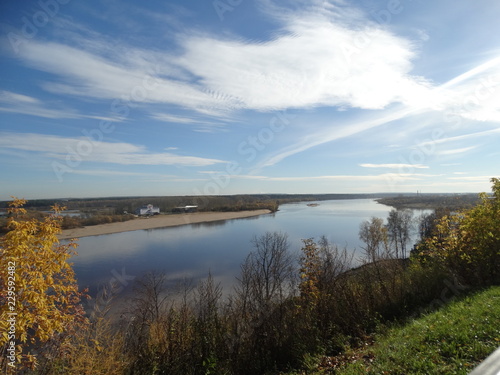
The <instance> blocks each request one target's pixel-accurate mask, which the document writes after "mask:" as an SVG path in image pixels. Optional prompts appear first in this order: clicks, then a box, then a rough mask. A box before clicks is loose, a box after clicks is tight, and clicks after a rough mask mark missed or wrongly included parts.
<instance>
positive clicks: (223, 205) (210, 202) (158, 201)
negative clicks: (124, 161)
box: [0, 194, 381, 214]
mask: <svg viewBox="0 0 500 375" xmlns="http://www.w3.org/2000/svg"><path fill="white" fill-rule="evenodd" d="M379 197H381V195H380V194H248V195H247V194H240V195H210V196H164V197H116V198H115V197H112V198H74V199H73V198H71V199H34V200H30V201H29V202H28V203H27V204H26V208H28V209H30V208H32V209H36V210H49V209H50V207H51V206H53V205H54V204H59V205H63V206H66V208H67V209H68V210H79V211H82V212H95V211H99V212H100V213H107V214H123V212H124V211H127V212H134V210H135V209H136V208H138V207H140V206H142V205H144V204H152V205H154V206H156V207H160V210H161V211H162V212H172V210H173V209H174V208H175V207H179V206H186V205H196V206H198V210H199V211H242V210H252V209H260V208H268V209H270V210H272V211H276V210H277V208H278V206H279V205H280V204H285V203H292V202H305V201H317V200H318V201H319V200H334V199H360V198H366V199H368V198H379ZM7 206H8V201H4V202H0V209H5V208H7Z"/></svg>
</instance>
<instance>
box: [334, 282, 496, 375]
mask: <svg viewBox="0 0 500 375" xmlns="http://www.w3.org/2000/svg"><path fill="white" fill-rule="evenodd" d="M498 346H500V287H492V288H490V289H488V290H485V291H482V292H480V293H476V294H474V295H471V296H467V297H465V298H463V299H460V300H458V301H456V302H452V303H450V304H449V305H447V306H445V307H443V308H442V309H440V310H438V311H436V312H434V313H431V314H428V315H425V316H423V317H421V318H419V319H415V320H413V321H412V322H410V323H408V324H407V325H405V326H403V327H399V328H394V329H391V330H389V331H388V332H386V333H385V334H384V335H382V336H381V337H379V338H378V339H377V340H376V344H375V345H374V346H372V347H370V348H368V349H366V350H365V351H364V352H363V355H364V359H361V360H359V361H357V362H356V363H352V364H350V365H348V366H347V367H345V368H344V369H342V370H339V371H337V372H336V373H337V374H467V373H468V372H470V371H471V369H472V368H473V367H474V366H475V365H477V364H478V363H479V362H481V361H482V360H483V359H484V358H486V357H487V356H488V355H489V354H490V353H492V352H493V351H494V350H495V349H496V348H497V347H498ZM358 357H359V356H358Z"/></svg>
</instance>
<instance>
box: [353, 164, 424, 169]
mask: <svg viewBox="0 0 500 375" xmlns="http://www.w3.org/2000/svg"><path fill="white" fill-rule="evenodd" d="M359 166H360V167H363V168H389V169H400V168H417V169H425V168H429V166H427V165H422V164H360V165H359Z"/></svg>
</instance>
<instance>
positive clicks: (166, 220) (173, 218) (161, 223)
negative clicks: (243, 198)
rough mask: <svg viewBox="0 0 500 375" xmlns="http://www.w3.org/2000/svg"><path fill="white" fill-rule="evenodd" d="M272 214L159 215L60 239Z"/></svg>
mask: <svg viewBox="0 0 500 375" xmlns="http://www.w3.org/2000/svg"><path fill="white" fill-rule="evenodd" d="M270 212H271V211H270V210H252V211H238V212H195V213H186V214H173V215H157V216H152V217H149V218H146V217H139V218H136V219H134V220H129V221H124V222H118V223H109V224H99V225H91V226H87V227H83V228H74V229H64V230H63V231H62V233H61V234H60V235H59V236H58V237H59V239H60V240H66V239H70V238H80V237H89V236H100V235H102V234H112V233H121V232H129V231H133V230H141V229H155V228H165V227H175V226H179V225H187V224H196V223H207V222H211V221H220V220H231V219H242V218H246V217H252V216H258V215H264V214H268V213H270Z"/></svg>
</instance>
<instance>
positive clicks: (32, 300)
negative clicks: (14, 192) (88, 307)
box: [0, 198, 85, 360]
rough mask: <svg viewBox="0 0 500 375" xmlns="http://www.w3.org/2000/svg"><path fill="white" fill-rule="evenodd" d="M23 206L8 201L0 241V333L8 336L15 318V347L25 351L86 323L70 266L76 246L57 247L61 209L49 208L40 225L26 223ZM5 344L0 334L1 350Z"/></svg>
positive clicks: (20, 203) (3, 337)
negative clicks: (19, 346)
mask: <svg viewBox="0 0 500 375" xmlns="http://www.w3.org/2000/svg"><path fill="white" fill-rule="evenodd" d="M25 203H26V201H25V200H23V199H15V198H14V200H13V201H12V202H10V204H9V205H10V208H9V210H8V212H9V214H10V217H9V219H8V227H9V229H10V231H9V232H8V233H7V234H6V235H5V236H4V237H1V238H0V290H1V292H0V293H1V294H0V301H1V302H2V303H0V315H1V318H0V331H1V332H2V333H5V332H7V331H8V330H9V327H8V326H9V324H8V323H7V319H8V317H15V339H16V342H17V343H18V344H21V346H24V347H27V346H28V345H30V346H31V345H39V344H42V343H44V342H46V341H47V340H49V339H50V338H52V337H53V336H54V335H55V334H57V333H63V332H65V331H66V330H67V329H68V328H69V327H70V326H74V324H75V323H78V322H85V319H84V318H83V316H84V312H83V308H82V306H81V305H80V299H81V297H82V295H83V294H82V293H79V292H78V286H77V283H76V280H75V275H74V271H73V269H72V267H71V264H70V263H68V259H69V258H70V257H71V256H72V255H74V254H76V253H75V251H74V250H73V249H74V248H76V246H77V244H76V243H75V242H73V241H71V242H70V243H68V244H66V245H61V244H60V243H59V240H58V238H57V235H58V234H59V233H60V232H61V229H60V222H61V220H62V219H61V216H60V215H59V213H60V212H61V210H63V209H64V208H62V207H58V206H55V207H53V210H54V214H53V215H50V216H48V217H46V218H45V219H43V220H38V219H33V218H32V219H28V218H27V217H26V210H25V209H24V208H23V205H24V204H25ZM8 341H9V340H8V337H7V336H6V335H5V334H2V336H0V348H1V347H5V345H6V344H7V343H8ZM20 358H21V356H20V353H18V356H17V359H18V360H20ZM27 358H28V356H25V359H27ZM30 358H31V357H30Z"/></svg>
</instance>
